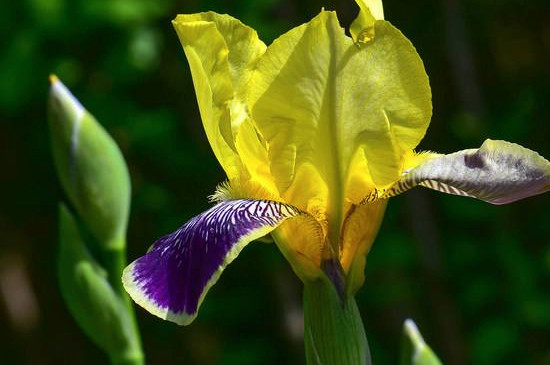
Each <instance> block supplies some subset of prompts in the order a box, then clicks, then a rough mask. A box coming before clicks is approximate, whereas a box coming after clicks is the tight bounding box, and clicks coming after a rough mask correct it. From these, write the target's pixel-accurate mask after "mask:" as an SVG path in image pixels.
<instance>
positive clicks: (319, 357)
mask: <svg viewBox="0 0 550 365" xmlns="http://www.w3.org/2000/svg"><path fill="white" fill-rule="evenodd" d="M304 342H305V350H306V363H307V364H308V365H332V364H338V365H361V364H362V365H370V363H371V360H370V352H369V346H368V343H367V337H366V335H365V330H364V328H363V322H362V320H361V315H360V313H359V309H358V308H357V304H356V303H355V298H354V297H353V296H349V297H346V298H345V299H344V300H342V298H341V297H340V295H338V292H337V290H336V289H335V287H334V285H333V284H332V282H331V281H330V280H329V279H328V277H326V276H323V278H322V279H318V280H315V281H310V282H306V283H304Z"/></svg>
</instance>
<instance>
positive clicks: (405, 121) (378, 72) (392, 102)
mask: <svg viewBox="0 0 550 365" xmlns="http://www.w3.org/2000/svg"><path fill="white" fill-rule="evenodd" d="M355 49H356V51H355V52H351V51H350V52H349V60H348V62H347V63H346V65H345V67H344V69H343V70H342V73H341V75H342V77H341V82H342V84H343V85H346V86H347V92H346V97H345V100H344V103H343V108H344V110H345V111H346V113H345V118H343V123H344V126H343V129H344V130H345V134H346V135H347V136H349V138H350V139H349V140H350V142H351V141H353V143H348V144H347V146H349V147H350V148H352V149H353V148H362V149H363V150H364V154H365V157H366V160H367V165H368V169H369V172H370V175H371V178H372V180H373V182H374V183H375V184H376V185H377V186H386V185H389V184H391V183H393V182H394V181H396V180H397V179H399V176H400V174H401V171H402V167H403V157H404V154H405V153H407V152H408V151H409V150H412V149H413V148H414V147H416V145H417V144H418V143H419V142H420V140H421V139H422V138H423V137H424V134H425V132H426V129H427V128H428V124H429V121H430V117H431V112H432V105H431V92H430V86H429V82H428V77H427V75H426V72H425V70H424V66H423V64H422V61H421V59H420V57H419V56H418V54H417V53H416V50H415V49H414V47H413V46H412V44H411V43H410V42H409V40H408V39H407V38H405V36H403V34H401V32H400V31H399V30H397V29H396V28H394V27H393V26H392V25H391V24H390V23H388V22H385V21H380V20H379V21H376V23H375V37H374V39H373V40H372V41H370V42H369V43H367V44H365V45H363V46H361V47H355ZM350 173H351V174H353V173H355V172H354V171H353V170H350Z"/></svg>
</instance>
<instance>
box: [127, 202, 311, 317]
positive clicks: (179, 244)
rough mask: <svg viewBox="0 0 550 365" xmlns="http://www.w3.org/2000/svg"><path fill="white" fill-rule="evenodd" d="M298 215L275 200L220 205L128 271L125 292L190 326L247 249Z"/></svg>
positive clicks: (160, 243)
mask: <svg viewBox="0 0 550 365" xmlns="http://www.w3.org/2000/svg"><path fill="white" fill-rule="evenodd" d="M298 214H300V211H299V210H298V209H296V208H294V207H292V206H290V205H286V204H282V203H279V202H274V201H267V200H230V201H224V202H221V203H219V204H217V205H216V206H214V207H212V208H211V209H209V210H207V211H206V212H204V213H202V214H200V215H198V216H196V217H194V218H192V219H191V220H190V221H189V222H187V223H185V224H184V225H183V226H182V227H181V228H180V229H178V230H177V231H175V232H174V233H171V234H169V235H166V236H164V237H162V238H160V239H159V240H157V241H156V242H155V243H154V245H153V247H152V249H151V250H150V251H149V252H148V253H147V254H146V255H145V256H143V257H141V258H139V259H137V260H135V261H134V262H132V263H131V264H130V265H129V266H128V267H127V268H126V269H125V270H124V274H123V277H122V281H123V283H124V287H125V288H126V291H127V292H128V293H129V294H130V296H131V297H132V299H134V301H136V303H138V304H139V305H141V306H142V307H144V308H145V309H147V310H148V311H149V312H151V313H152V314H154V315H156V316H159V317H161V318H163V319H167V320H169V321H172V322H175V323H178V324H181V325H185V324H189V323H191V321H193V319H194V318H195V316H196V315H197V310H198V307H199V306H200V304H201V302H202V300H203V298H204V296H205V294H206V292H207V291H208V289H209V288H210V287H211V286H212V285H213V284H214V283H215V282H216V281H217V280H218V278H219V276H220V274H221V272H222V271H223V270H224V269H225V267H226V266H227V265H228V264H229V263H231V261H233V259H235V257H237V255H238V254H239V252H240V251H241V250H242V249H243V248H244V246H246V244H248V243H249V242H251V241H253V240H255V239H257V238H260V237H262V236H264V235H266V234H268V233H269V232H271V231H272V230H273V229H275V228H276V227H277V226H278V225H279V224H280V223H282V222H283V221H284V220H285V219H287V218H290V217H293V216H296V215H298Z"/></svg>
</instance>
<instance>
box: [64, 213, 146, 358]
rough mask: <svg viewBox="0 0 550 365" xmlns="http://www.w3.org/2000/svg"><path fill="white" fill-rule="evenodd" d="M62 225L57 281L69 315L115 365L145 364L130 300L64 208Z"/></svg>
mask: <svg viewBox="0 0 550 365" xmlns="http://www.w3.org/2000/svg"><path fill="white" fill-rule="evenodd" d="M59 222H60V223H59V230H60V239H59V256H58V277H59V285H60V287H61V294H62V295H63V299H64V300H65V303H66V304H67V307H68V308H69V311H70V312H71V314H72V316H73V317H74V318H75V320H76V322H77V323H78V325H79V326H80V327H81V328H82V330H83V331H84V333H86V335H88V337H90V338H91V339H92V341H93V342H95V343H96V345H97V346H99V347H100V348H101V349H102V350H103V351H105V352H106V353H107V354H108V355H109V357H110V359H111V363H112V364H143V363H144V360H143V353H142V351H141V348H140V340H139V335H138V331H137V327H136V324H135V321H134V319H133V317H132V315H131V313H130V312H129V311H128V305H127V299H126V298H122V297H121V296H119V295H117V294H116V293H115V291H114V290H113V288H112V287H111V285H110V284H109V282H108V280H107V273H106V272H105V270H104V269H103V268H102V267H101V266H99V265H98V264H97V263H96V262H95V261H94V260H93V258H92V256H91V255H90V254H89V252H88V251H87V249H86V246H85V244H84V242H83V239H82V236H81V233H80V230H79V228H78V225H77V224H76V222H75V219H74V217H73V216H72V215H71V213H70V212H69V211H68V210H67V208H66V207H65V206H64V205H61V206H60V208H59Z"/></svg>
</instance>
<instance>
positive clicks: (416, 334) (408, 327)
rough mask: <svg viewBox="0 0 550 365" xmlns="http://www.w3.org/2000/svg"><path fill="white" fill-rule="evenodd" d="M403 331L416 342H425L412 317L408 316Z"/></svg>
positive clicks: (418, 343)
mask: <svg viewBox="0 0 550 365" xmlns="http://www.w3.org/2000/svg"><path fill="white" fill-rule="evenodd" d="M403 331H404V332H405V334H406V335H407V336H408V337H409V338H410V339H411V341H413V342H414V343H415V344H417V345H420V344H424V338H423V337H422V335H421V334H420V331H419V330H418V327H417V326H416V323H414V321H413V320H412V319H410V318H407V319H406V320H405V322H404V323H403Z"/></svg>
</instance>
